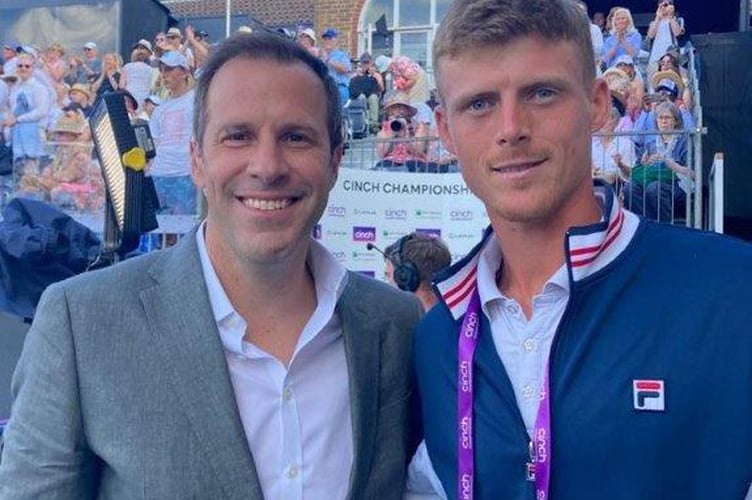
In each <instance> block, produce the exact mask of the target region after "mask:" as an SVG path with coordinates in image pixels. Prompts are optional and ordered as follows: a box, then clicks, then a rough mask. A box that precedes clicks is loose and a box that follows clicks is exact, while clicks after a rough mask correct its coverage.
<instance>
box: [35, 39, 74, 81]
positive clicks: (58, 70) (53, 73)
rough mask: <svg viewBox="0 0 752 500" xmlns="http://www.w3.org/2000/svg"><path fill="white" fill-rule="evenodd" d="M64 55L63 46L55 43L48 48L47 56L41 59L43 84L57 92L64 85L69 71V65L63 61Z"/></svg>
mask: <svg viewBox="0 0 752 500" xmlns="http://www.w3.org/2000/svg"><path fill="white" fill-rule="evenodd" d="M64 55H65V49H64V48H63V46H62V45H61V44H60V43H58V42H55V43H53V44H52V45H50V46H49V47H48V48H47V50H46V51H45V56H44V57H43V58H40V62H41V68H42V72H41V73H42V80H43V83H45V84H47V85H48V86H49V87H50V88H52V89H55V91H57V90H58V89H59V87H60V86H61V85H63V84H64V82H63V77H64V76H65V73H66V72H67V71H68V65H67V64H66V62H65V59H63V56H64Z"/></svg>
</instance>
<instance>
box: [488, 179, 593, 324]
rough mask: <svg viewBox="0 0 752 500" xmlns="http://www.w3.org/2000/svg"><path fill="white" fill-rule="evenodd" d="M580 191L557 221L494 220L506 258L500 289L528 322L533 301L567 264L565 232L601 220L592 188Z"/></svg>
mask: <svg viewBox="0 0 752 500" xmlns="http://www.w3.org/2000/svg"><path fill="white" fill-rule="evenodd" d="M579 189H580V192H579V193H577V194H573V195H572V197H571V198H570V200H571V201H570V202H569V203H568V205H567V206H563V207H561V208H560V209H559V210H557V217H556V218H555V219H552V220H545V221H539V222H534V223H527V222H510V221H505V220H497V221H493V220H492V226H493V229H494V232H495V233H496V234H497V235H498V240H499V245H500V248H501V254H502V255H503V256H504V258H503V268H502V269H501V273H500V276H498V275H497V286H498V287H499V290H500V291H501V292H502V293H503V294H504V295H505V296H507V297H510V298H513V299H515V300H516V301H517V302H518V303H519V304H520V306H521V307H522V309H523V311H524V312H525V315H526V316H527V317H528V318H530V317H531V315H532V301H533V297H535V296H536V295H537V294H539V293H540V292H541V290H542V289H543V286H544V285H545V284H546V282H547V281H548V280H549V279H550V278H551V276H552V275H553V274H554V273H555V272H556V270H557V269H559V268H560V267H561V266H562V264H564V262H565V255H564V251H565V248H564V238H565V236H566V232H567V231H568V230H569V228H571V227H576V226H585V225H588V224H593V223H595V222H597V221H598V220H599V219H600V217H601V214H602V212H601V209H600V207H599V205H598V202H597V200H596V199H595V196H594V195H593V194H592V185H588V184H583V187H580V188H579ZM585 189H587V190H588V191H589V192H586V191H585Z"/></svg>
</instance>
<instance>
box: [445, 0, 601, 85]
mask: <svg viewBox="0 0 752 500" xmlns="http://www.w3.org/2000/svg"><path fill="white" fill-rule="evenodd" d="M529 36H533V37H540V38H543V39H545V40H551V41H559V40H566V41H571V42H574V44H575V45H576V46H577V49H578V52H579V55H580V58H581V60H582V68H583V77H584V79H585V81H586V82H591V81H592V80H593V79H594V78H595V58H594V55H593V45H592V42H591V41H590V23H589V20H588V18H587V14H585V13H583V12H582V10H581V9H580V8H579V7H578V6H577V4H576V3H575V2H574V1H572V0H455V2H454V3H453V4H452V6H451V7H450V8H449V11H448V12H447V15H446V17H444V20H443V21H442V22H441V26H439V29H438V31H437V33H436V38H435V39H434V41H433V68H434V71H435V72H436V74H437V79H438V76H439V73H440V71H441V68H440V65H439V63H440V61H441V59H443V58H447V57H455V56H457V55H459V54H460V53H462V52H465V51H466V50H468V49H475V48H482V47H489V46H503V45H506V44H508V43H509V42H512V41H513V40H517V39H519V38H523V37H529Z"/></svg>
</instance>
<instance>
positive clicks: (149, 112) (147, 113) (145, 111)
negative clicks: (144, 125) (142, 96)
mask: <svg viewBox="0 0 752 500" xmlns="http://www.w3.org/2000/svg"><path fill="white" fill-rule="evenodd" d="M160 104H162V99H160V98H159V96H158V95H150V96H149V97H147V98H146V100H144V105H143V108H142V109H141V111H139V113H138V118H140V119H141V120H144V121H147V122H148V121H150V120H151V117H152V116H153V115H154V110H155V109H157V106H159V105H160Z"/></svg>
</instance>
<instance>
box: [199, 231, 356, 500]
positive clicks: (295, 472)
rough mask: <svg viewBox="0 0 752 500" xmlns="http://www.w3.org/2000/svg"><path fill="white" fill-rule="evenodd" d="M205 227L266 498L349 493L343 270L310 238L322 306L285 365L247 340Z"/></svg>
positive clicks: (223, 326) (212, 286) (207, 269)
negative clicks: (340, 306) (340, 309)
mask: <svg viewBox="0 0 752 500" xmlns="http://www.w3.org/2000/svg"><path fill="white" fill-rule="evenodd" d="M203 230H204V225H202V226H201V227H200V228H199V231H198V233H197V235H196V238H197V240H198V247H199V255H200V258H201V267H202V270H203V274H204V280H205V281H206V286H207V290H208V291H209V300H210V302H211V307H212V310H213V311H214V318H215V320H216V322H217V328H218V329H219V335H220V337H221V340H222V344H223V345H224V347H225V358H226V360H227V367H228V369H229V373H230V380H231V381H232V386H233V390H234V392H235V399H236V401H237V405H238V410H239V412H240V419H241V421H242V423H243V429H244V430H245V435H246V438H247V440H248V445H249V447H250V449H251V453H252V454H253V456H254V457H255V459H256V471H257V473H258V477H259V481H260V483H261V488H262V490H263V493H264V498H268V499H270V500H274V499H280V500H282V499H284V500H296V499H297V500H300V499H303V498H306V499H310V498H326V499H332V500H338V499H344V498H346V497H347V493H348V489H349V482H350V470H351V469H352V464H353V435H352V421H351V414H350V392H349V383H348V380H349V379H348V371H347V360H346V358H345V347H344V339H343V334H342V326H341V324H340V321H339V317H338V316H337V315H336V314H335V312H334V308H335V306H336V304H337V300H338V298H339V296H340V294H341V293H342V290H343V289H344V286H345V283H346V276H347V275H346V271H345V269H344V267H342V265H341V264H339V263H338V262H337V260H336V259H334V257H333V256H332V255H331V254H330V253H329V252H328V251H327V250H326V249H325V248H324V247H323V246H322V245H320V244H319V243H317V242H315V241H313V240H312V241H311V250H310V255H309V260H308V265H309V267H310V269H311V273H312V274H313V278H314V281H315V285H316V299H317V306H316V310H315V311H314V313H313V315H312V316H311V318H310V319H309V320H308V323H307V324H306V326H305V328H304V329H303V331H302V332H301V334H300V338H299V339H298V344H297V346H296V347H295V352H294V354H293V356H292V359H291V360H290V363H289V366H288V367H286V366H285V365H284V364H283V363H282V362H280V361H279V360H278V359H277V358H275V357H273V356H271V355H270V354H268V353H267V352H265V351H264V350H262V349H260V348H258V347H256V346H255V345H253V344H251V343H248V342H245V341H244V340H243V336H244V335H245V330H246V322H245V320H244V319H243V318H242V317H241V316H240V315H239V314H238V313H237V312H236V311H235V309H234V308H233V306H232V304H231V303H230V301H229V299H228V297H227V295H226V294H225V291H224V289H223V288H222V284H221V283H220V282H219V279H218V277H217V275H216V272H215V270H214V267H213V265H212V263H211V261H210V260H209V256H208V254H207V251H206V244H205V242H204V236H203V234H204V231H203ZM304 492H305V495H304Z"/></svg>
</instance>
